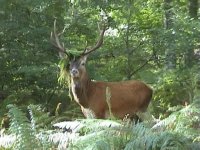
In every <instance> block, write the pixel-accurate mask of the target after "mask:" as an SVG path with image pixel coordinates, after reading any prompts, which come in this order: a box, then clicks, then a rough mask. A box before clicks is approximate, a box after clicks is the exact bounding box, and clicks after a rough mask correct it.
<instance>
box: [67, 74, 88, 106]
mask: <svg viewBox="0 0 200 150" xmlns="http://www.w3.org/2000/svg"><path fill="white" fill-rule="evenodd" d="M90 84H91V80H90V78H89V76H88V74H87V73H85V75H84V76H83V77H82V78H81V79H74V78H71V88H72V94H73V97H74V99H75V101H76V102H77V103H79V105H81V106H83V107H84V108H88V90H89V88H90Z"/></svg>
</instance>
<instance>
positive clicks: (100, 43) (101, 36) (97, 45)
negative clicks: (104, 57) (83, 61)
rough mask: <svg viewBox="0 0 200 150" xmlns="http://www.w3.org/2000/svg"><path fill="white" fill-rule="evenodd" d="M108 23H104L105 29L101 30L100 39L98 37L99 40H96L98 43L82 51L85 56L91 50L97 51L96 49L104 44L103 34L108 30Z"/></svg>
mask: <svg viewBox="0 0 200 150" xmlns="http://www.w3.org/2000/svg"><path fill="white" fill-rule="evenodd" d="M107 28H108V27H107V25H106V24H104V25H103V29H102V30H101V31H100V36H99V39H98V41H97V42H96V45H95V46H94V47H92V48H87V47H86V48H85V51H84V52H83V53H82V55H83V56H85V55H88V54H90V53H91V52H93V51H95V50H96V49H98V48H100V47H101V45H102V44H103V36H104V33H105V31H106V30H107Z"/></svg>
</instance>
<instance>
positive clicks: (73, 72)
mask: <svg viewBox="0 0 200 150" xmlns="http://www.w3.org/2000/svg"><path fill="white" fill-rule="evenodd" d="M106 29H107V26H106V25H105V24H104V25H103V27H102V29H101V30H100V35H99V39H98V41H97V42H96V44H95V45H94V46H90V47H86V48H85V50H84V51H83V52H82V53H80V55H79V56H75V55H73V54H71V53H70V52H69V50H68V49H65V48H64V43H62V44H61V43H60V40H59V36H60V35H61V34H58V33H57V32H56V21H54V30H53V32H52V33H51V42H52V44H53V45H54V46H55V47H56V48H57V50H58V52H59V56H60V57H61V58H63V57H67V58H68V59H69V68H68V69H69V70H68V71H69V73H70V76H71V77H72V78H74V79H81V78H83V76H84V75H85V74H86V68H85V64H86V61H87V57H88V55H89V54H90V53H92V52H93V51H95V50H97V49H98V48H100V47H101V45H102V44H103V37H104V33H105V31H106Z"/></svg>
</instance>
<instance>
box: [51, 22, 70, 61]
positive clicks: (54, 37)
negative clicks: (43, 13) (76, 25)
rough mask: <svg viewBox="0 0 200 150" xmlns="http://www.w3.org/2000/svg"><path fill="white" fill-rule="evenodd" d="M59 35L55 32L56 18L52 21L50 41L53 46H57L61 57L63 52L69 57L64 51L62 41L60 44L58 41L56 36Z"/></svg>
mask: <svg viewBox="0 0 200 150" xmlns="http://www.w3.org/2000/svg"><path fill="white" fill-rule="evenodd" d="M59 35H60V34H59ZM59 35H58V34H57V33H56V20H55V21H54V28H53V32H51V37H50V40H51V43H52V44H53V45H54V46H55V47H57V49H58V51H59V54H60V56H61V57H63V56H64V54H66V55H67V56H68V57H69V54H68V53H67V52H66V51H65V48H64V43H62V44H61V43H60V41H59V38H58V36H59Z"/></svg>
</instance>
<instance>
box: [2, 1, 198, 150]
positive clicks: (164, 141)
mask: <svg viewBox="0 0 200 150" xmlns="http://www.w3.org/2000/svg"><path fill="white" fill-rule="evenodd" d="M198 3H199V1H198V0H181V1H172V0H163V1H157V0H127V1H122V0H119V1H114V0H111V1H104V0H100V1H97V0H95V1H91V0H87V1H83V0H79V1H78V0H77V1H76V0H74V1H63V0H59V1H53V0H44V1H38V0H35V1H29V0H26V1H24V0H17V1H16V0H1V1H0V18H1V20H0V122H1V133H0V149H20V150H21V149H50V148H52V149H53V148H60V149H62V147H64V148H69V149H83V148H84V149H127V150H129V149H153V150H155V149H199V147H200V137H199V135H200V132H199V131H200V94H199V93H200V67H199V66H200V50H199V45H200V39H199V34H200V24H199V4H198ZM102 16H103V17H106V19H107V20H108V25H109V29H108V30H107V32H106V35H105V37H104V39H105V40H104V44H103V46H102V47H101V48H100V49H98V50H97V51H96V52H94V53H92V55H91V56H90V57H89V58H88V59H89V62H88V64H87V68H88V72H89V74H90V76H91V77H92V79H95V80H104V81H121V80H130V79H133V80H142V81H144V82H146V83H147V84H149V85H150V86H151V87H152V88H153V90H154V96H153V99H152V102H151V106H150V107H149V112H150V113H151V115H153V119H145V120H146V121H144V122H143V123H140V124H138V125H130V124H128V123H127V122H126V121H125V122H123V121H118V120H112V121H111V120H89V119H83V115H82V113H81V110H80V108H79V106H78V105H77V104H76V103H75V102H74V101H73V100H71V99H72V98H71V97H70V96H69V95H70V93H69V89H68V79H67V72H65V70H64V69H65V68H66V65H67V61H66V60H61V61H60V60H59V56H58V54H57V52H56V50H55V48H54V47H53V45H52V44H51V43H50V34H51V31H52V30H53V24H54V20H56V21H57V28H58V32H59V33H62V35H61V36H60V38H61V40H62V41H63V42H64V43H65V47H66V48H68V49H69V50H70V52H71V53H72V54H73V55H75V54H78V53H80V52H81V51H83V50H84V48H85V47H86V45H91V46H92V45H94V44H95V41H96V38H97V37H98V30H97V29H98V26H97V24H98V22H99V20H100V18H101V17H102ZM60 70H61V72H60ZM108 91H109V89H108ZM108 93H109V92H108ZM107 95H108V104H109V98H110V96H112V95H109V94H107ZM147 118H150V117H147ZM76 119H78V120H76ZM82 119H83V120H82ZM70 120H76V121H72V122H67V123H65V122H63V123H60V124H59V125H58V124H57V125H58V128H61V129H55V128H53V125H56V123H59V122H62V121H70ZM70 123H75V124H77V128H76V129H75V128H73V127H72V126H70V127H68V128H66V126H67V125H70ZM107 124H109V125H107ZM64 137H65V138H64ZM33 143H34V144H33ZM91 143H92V144H91Z"/></svg>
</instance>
